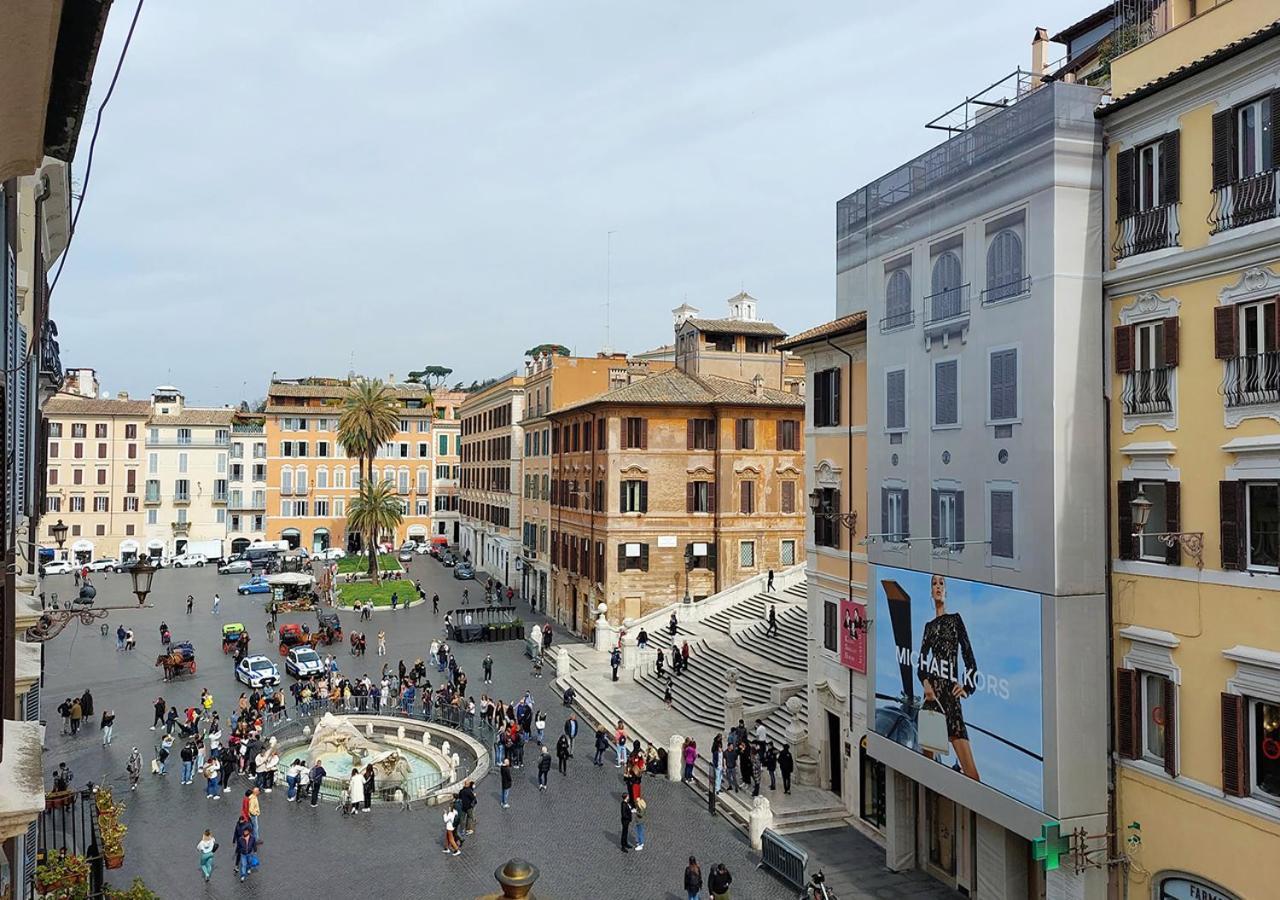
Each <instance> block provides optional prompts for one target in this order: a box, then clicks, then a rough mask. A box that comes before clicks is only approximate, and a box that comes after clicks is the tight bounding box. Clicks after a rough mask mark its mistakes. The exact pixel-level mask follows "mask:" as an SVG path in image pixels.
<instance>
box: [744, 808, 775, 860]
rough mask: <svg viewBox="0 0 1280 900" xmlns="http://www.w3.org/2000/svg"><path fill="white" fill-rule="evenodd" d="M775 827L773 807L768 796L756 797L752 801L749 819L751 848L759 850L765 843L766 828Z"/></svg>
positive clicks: (748, 828) (748, 827)
mask: <svg viewBox="0 0 1280 900" xmlns="http://www.w3.org/2000/svg"><path fill="white" fill-rule="evenodd" d="M772 827H773V807H772V806H771V805H770V804H769V799H768V798H767V797H756V798H754V799H753V800H752V801H751V814H750V816H749V817H748V819H747V830H748V832H749V833H750V835H751V849H752V850H759V849H760V848H761V847H762V846H763V845H764V830H765V829H766V828H772Z"/></svg>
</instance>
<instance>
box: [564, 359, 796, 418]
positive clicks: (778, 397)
mask: <svg viewBox="0 0 1280 900" xmlns="http://www.w3.org/2000/svg"><path fill="white" fill-rule="evenodd" d="M599 403H609V404H616V405H619V406H630V405H634V406H703V405H706V406H710V405H713V404H723V405H729V406H773V407H796V408H803V407H804V398H803V397H801V396H800V395H799V394H792V393H790V392H788V391H780V390H777V389H775V388H761V391H760V393H759V394H757V393H755V389H754V387H753V385H751V383H749V382H746V381H735V380H734V379H732V378H722V377H720V376H718V375H699V376H694V375H690V374H689V373H687V372H684V371H682V370H680V369H668V370H666V371H665V372H660V373H659V374H657V375H649V376H648V377H645V378H641V379H639V380H637V381H633V382H632V383H631V384H628V385H624V386H623V387H620V388H614V389H613V390H611V391H606V392H605V393H603V394H599V395H597V396H595V397H592V398H590V399H588V400H583V401H581V402H580V403H574V404H572V405H570V406H566V407H563V408H562V409H558V410H555V411H554V412H553V413H550V414H549V415H552V416H555V415H559V414H560V413H564V412H567V411H569V410H574V409H581V408H583V407H586V406H592V405H594V404H599Z"/></svg>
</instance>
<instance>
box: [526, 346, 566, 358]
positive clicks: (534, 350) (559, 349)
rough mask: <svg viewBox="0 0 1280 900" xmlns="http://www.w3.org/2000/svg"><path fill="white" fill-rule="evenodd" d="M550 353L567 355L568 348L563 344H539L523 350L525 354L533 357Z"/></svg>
mask: <svg viewBox="0 0 1280 900" xmlns="http://www.w3.org/2000/svg"><path fill="white" fill-rule="evenodd" d="M550 353H554V354H556V355H557V356H568V355H569V348H568V347H566V346H565V345H564V344H539V345H538V346H536V347H530V348H529V349H528V350H526V351H524V355H525V356H533V357H539V356H545V355H547V354H550Z"/></svg>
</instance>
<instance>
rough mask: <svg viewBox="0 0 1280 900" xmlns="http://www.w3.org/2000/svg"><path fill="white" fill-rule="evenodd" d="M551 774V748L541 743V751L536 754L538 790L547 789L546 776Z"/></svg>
mask: <svg viewBox="0 0 1280 900" xmlns="http://www.w3.org/2000/svg"><path fill="white" fill-rule="evenodd" d="M549 774H551V750H550V748H548V747H547V745H546V744H543V745H542V753H541V754H540V755H539V756H538V790H540V791H545V790H546V789H547V776H548V775H549Z"/></svg>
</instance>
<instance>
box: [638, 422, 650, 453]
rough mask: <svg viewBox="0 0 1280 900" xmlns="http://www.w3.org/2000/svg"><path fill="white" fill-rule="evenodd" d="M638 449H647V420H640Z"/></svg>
mask: <svg viewBox="0 0 1280 900" xmlns="http://www.w3.org/2000/svg"><path fill="white" fill-rule="evenodd" d="M640 449H641V450H648V449H649V420H648V419H644V418H642V419H641V420H640Z"/></svg>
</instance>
